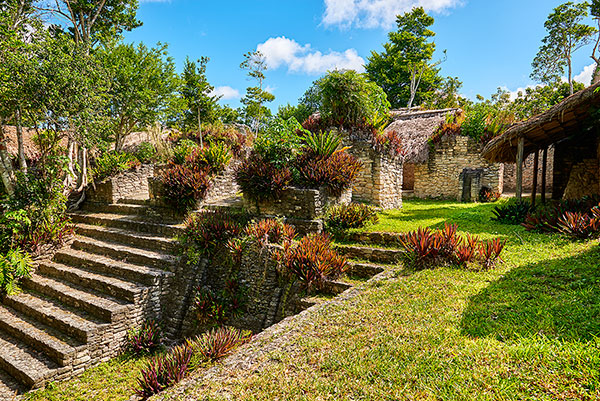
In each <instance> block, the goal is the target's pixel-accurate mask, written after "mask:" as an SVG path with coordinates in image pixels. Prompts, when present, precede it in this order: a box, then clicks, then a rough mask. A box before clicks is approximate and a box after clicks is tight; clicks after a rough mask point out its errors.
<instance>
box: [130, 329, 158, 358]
mask: <svg viewBox="0 0 600 401" xmlns="http://www.w3.org/2000/svg"><path fill="white" fill-rule="evenodd" d="M160 347H162V328H161V326H160V324H159V323H158V322H156V321H155V320H148V321H146V322H144V324H142V326H141V327H140V328H139V329H132V330H130V331H129V332H128V333H127V350H128V351H129V352H131V353H132V354H134V355H138V356H139V355H148V354H153V353H154V352H155V351H156V350H158V349H159V348H160Z"/></svg>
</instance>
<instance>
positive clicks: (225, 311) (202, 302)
mask: <svg viewBox="0 0 600 401" xmlns="http://www.w3.org/2000/svg"><path fill="white" fill-rule="evenodd" d="M245 303H246V291H245V289H244V288H243V287H242V286H241V285H240V283H239V282H238V281H237V280H235V279H232V280H228V281H227V283H226V285H225V288H224V289H223V290H222V291H219V292H215V291H213V290H211V289H210V288H205V287H199V288H198V289H197V290H196V296H195V298H194V310H195V311H196V318H197V319H198V322H199V323H201V324H217V325H222V324H224V323H225V322H226V321H227V320H229V319H230V318H233V317H236V316H238V315H239V314H240V313H241V312H242V311H243V308H244V305H245Z"/></svg>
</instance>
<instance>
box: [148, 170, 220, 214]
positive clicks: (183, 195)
mask: <svg viewBox="0 0 600 401" xmlns="http://www.w3.org/2000/svg"><path fill="white" fill-rule="evenodd" d="M158 179H159V181H160V182H161V183H162V185H163V189H162V190H163V194H162V195H163V196H164V198H165V201H166V202H167V203H168V204H169V205H170V206H172V207H173V208H174V209H176V210H179V211H186V210H189V209H191V208H194V207H195V206H196V204H197V203H198V201H200V200H202V199H203V198H204V196H205V195H206V192H207V191H208V188H209V185H210V180H209V178H208V175H207V174H206V173H205V172H204V171H202V170H200V169H197V168H190V167H187V166H182V165H177V164H171V165H170V166H169V168H168V169H166V170H164V171H162V172H161V173H160V174H159V176H158Z"/></svg>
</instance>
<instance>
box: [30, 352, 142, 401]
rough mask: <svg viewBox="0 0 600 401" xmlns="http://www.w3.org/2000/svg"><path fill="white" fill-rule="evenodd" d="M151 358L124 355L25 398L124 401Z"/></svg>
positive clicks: (72, 400)
mask: <svg viewBox="0 0 600 401" xmlns="http://www.w3.org/2000/svg"><path fill="white" fill-rule="evenodd" d="M149 359H150V357H149V356H145V357H132V358H128V357H125V356H122V357H118V358H114V359H112V360H111V361H109V362H105V363H102V364H100V365H98V366H96V367H95V368H92V369H90V370H88V371H86V372H85V373H83V374H82V375H81V376H79V377H77V378H75V379H72V380H68V381H65V382H59V383H51V384H49V385H48V386H46V388H45V389H43V390H39V391H35V392H31V393H28V394H26V395H25V396H24V397H23V399H24V400H25V401H41V400H44V401H46V400H47V401H67V400H69V401H91V400H94V401H121V400H123V401H125V400H129V399H130V398H131V396H132V395H133V393H134V390H135V388H136V387H137V378H138V377H139V375H140V369H141V368H143V367H144V365H145V363H146V362H147V361H148V360H149Z"/></svg>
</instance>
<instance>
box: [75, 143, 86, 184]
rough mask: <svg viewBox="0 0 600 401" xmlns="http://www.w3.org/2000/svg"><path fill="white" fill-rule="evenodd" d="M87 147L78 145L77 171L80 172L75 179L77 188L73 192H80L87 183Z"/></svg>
mask: <svg viewBox="0 0 600 401" xmlns="http://www.w3.org/2000/svg"><path fill="white" fill-rule="evenodd" d="M87 152H88V150H87V148H86V147H85V146H80V147H79V171H80V172H81V173H80V174H81V175H80V176H79V179H78V181H77V189H76V191H75V192H81V191H83V190H84V188H85V186H86V185H87V164H88V163H87Z"/></svg>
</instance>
